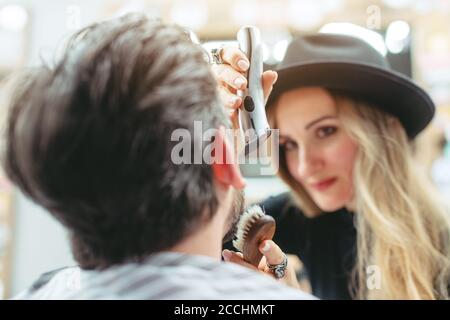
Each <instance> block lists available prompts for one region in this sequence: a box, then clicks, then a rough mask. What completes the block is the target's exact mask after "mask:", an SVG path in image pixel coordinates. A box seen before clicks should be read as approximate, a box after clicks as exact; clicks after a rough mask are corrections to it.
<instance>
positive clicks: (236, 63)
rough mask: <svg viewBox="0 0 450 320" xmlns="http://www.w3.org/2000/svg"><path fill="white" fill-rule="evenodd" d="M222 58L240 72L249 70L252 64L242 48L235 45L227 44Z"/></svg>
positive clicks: (222, 52) (222, 51) (223, 49)
mask: <svg viewBox="0 0 450 320" xmlns="http://www.w3.org/2000/svg"><path fill="white" fill-rule="evenodd" d="M221 55H222V60H223V61H224V62H226V63H228V64H230V65H231V66H232V67H233V68H234V69H236V70H239V71H240V72H245V71H247V70H248V68H249V66H250V64H249V61H248V58H247V56H246V55H245V53H243V52H242V51H241V50H239V49H238V48H236V47H233V46H225V47H223V48H222V50H221Z"/></svg>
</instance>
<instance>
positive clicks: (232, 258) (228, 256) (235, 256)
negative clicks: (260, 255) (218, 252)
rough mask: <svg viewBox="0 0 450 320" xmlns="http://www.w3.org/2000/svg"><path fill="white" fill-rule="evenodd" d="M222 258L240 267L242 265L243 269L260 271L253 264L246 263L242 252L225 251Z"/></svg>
mask: <svg viewBox="0 0 450 320" xmlns="http://www.w3.org/2000/svg"><path fill="white" fill-rule="evenodd" d="M222 256H223V258H224V260H225V261H228V262H233V263H236V264H239V265H241V266H243V267H246V268H249V269H252V270H258V268H256V267H255V266H253V265H252V264H250V263H248V262H246V261H245V260H244V257H243V256H242V254H241V253H240V252H233V251H230V250H226V249H225V250H223V252H222Z"/></svg>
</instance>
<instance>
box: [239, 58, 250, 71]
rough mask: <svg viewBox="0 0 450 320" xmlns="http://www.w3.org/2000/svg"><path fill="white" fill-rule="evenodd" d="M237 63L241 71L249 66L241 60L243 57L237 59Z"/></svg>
mask: <svg viewBox="0 0 450 320" xmlns="http://www.w3.org/2000/svg"><path fill="white" fill-rule="evenodd" d="M237 65H238V67H239V68H241V70H242V71H247V69H248V67H249V66H250V65H249V64H248V62H247V61H245V60H243V59H242V60H239V61H238V63H237Z"/></svg>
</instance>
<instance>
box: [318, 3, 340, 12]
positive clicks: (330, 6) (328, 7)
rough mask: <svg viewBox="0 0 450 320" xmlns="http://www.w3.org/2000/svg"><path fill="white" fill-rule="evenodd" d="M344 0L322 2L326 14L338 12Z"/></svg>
mask: <svg viewBox="0 0 450 320" xmlns="http://www.w3.org/2000/svg"><path fill="white" fill-rule="evenodd" d="M343 2H344V1H343V0H325V1H321V4H322V6H323V9H324V11H325V12H326V13H329V12H334V11H337V10H338V9H340V8H341V7H342V5H343V4H344V3H343Z"/></svg>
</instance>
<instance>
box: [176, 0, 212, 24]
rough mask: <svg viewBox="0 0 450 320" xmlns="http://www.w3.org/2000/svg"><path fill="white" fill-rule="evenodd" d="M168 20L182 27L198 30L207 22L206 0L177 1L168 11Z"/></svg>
mask: <svg viewBox="0 0 450 320" xmlns="http://www.w3.org/2000/svg"><path fill="white" fill-rule="evenodd" d="M170 19H171V20H172V21H173V22H175V23H178V24H180V25H182V26H185V27H188V28H191V29H192V30H198V29H200V28H201V27H203V26H205V25H206V23H207V22H208V2H207V1H206V0H178V1H175V2H174V3H173V5H172V8H171V10H170Z"/></svg>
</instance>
